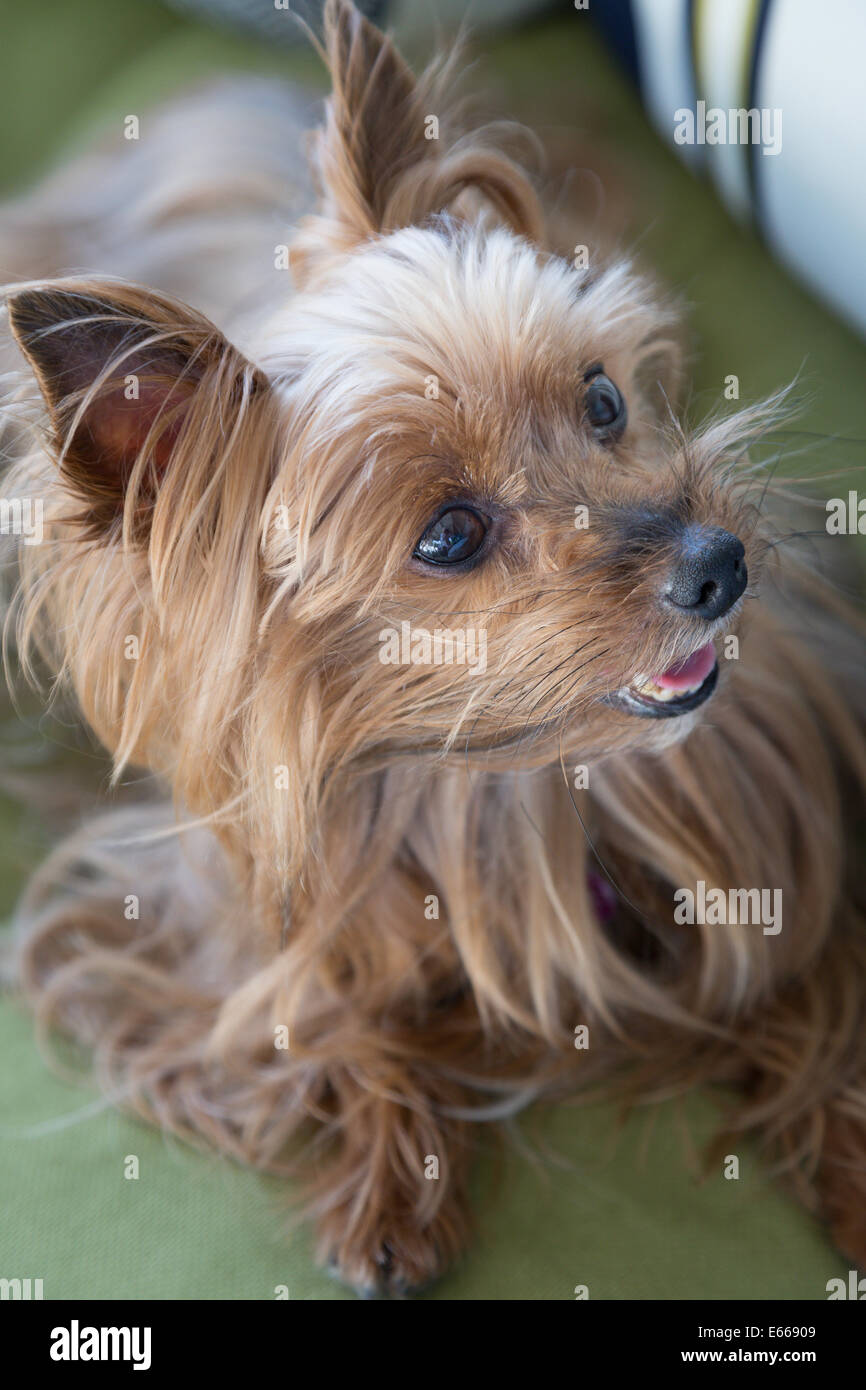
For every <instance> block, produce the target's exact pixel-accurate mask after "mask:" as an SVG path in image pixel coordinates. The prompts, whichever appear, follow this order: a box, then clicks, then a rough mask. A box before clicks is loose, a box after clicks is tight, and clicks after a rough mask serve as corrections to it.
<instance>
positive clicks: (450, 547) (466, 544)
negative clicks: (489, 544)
mask: <svg viewBox="0 0 866 1390" xmlns="http://www.w3.org/2000/svg"><path fill="white" fill-rule="evenodd" d="M486 534H487V527H486V526H485V524H484V522H483V521H482V519H481V517H480V516H479V515H478V513H477V512H473V511H470V510H469V508H468V507H451V508H450V509H449V510H448V511H447V512H443V513H442V515H441V516H440V517H439V518H438V520H436V521H434V522H433V524H432V526H428V527H427V530H426V531H425V532H424V534H423V536H422V537H421V539H420V540H419V542H418V544H417V545H416V547H415V554H416V555H417V557H418V559H419V560H426V561H427V563H428V564H431V565H457V564H459V563H460V561H461V560H468V559H469V558H470V556H472V555H474V554H475V553H476V551H478V550H480V548H481V545H482V544H483V541H484V537H485V536H486Z"/></svg>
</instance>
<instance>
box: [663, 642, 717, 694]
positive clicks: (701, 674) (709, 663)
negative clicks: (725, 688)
mask: <svg viewBox="0 0 866 1390" xmlns="http://www.w3.org/2000/svg"><path fill="white" fill-rule="evenodd" d="M715 661H716V649H715V647H714V646H713V644H712V642H708V643H707V645H706V646H705V647H701V648H699V650H698V651H696V652H692V654H691V656H687V657H686V659H685V661H678V662H677V663H676V665H675V666H669V667H668V669H667V670H666V671H662V673H661V675H660V676H653V680H654V681H655V683H656V685H660V686H661V687H662V689H663V690H687V689H688V688H689V686H692V685H700V684H701V682H702V681H705V680H706V678H707V676H708V675H709V674H710V672H711V671H712V669H713V666H714V665H715Z"/></svg>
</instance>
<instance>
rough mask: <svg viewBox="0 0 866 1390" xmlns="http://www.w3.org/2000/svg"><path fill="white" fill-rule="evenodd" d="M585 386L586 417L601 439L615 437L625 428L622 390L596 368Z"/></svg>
mask: <svg viewBox="0 0 866 1390" xmlns="http://www.w3.org/2000/svg"><path fill="white" fill-rule="evenodd" d="M587 375H588V376H589V384H588V386H587V388H586V396H585V407H586V418H587V419H588V420H589V423H590V424H591V425H592V428H593V429H594V430H595V432H596V434H598V435H599V436H600V438H602V439H615V438H617V437H618V436H619V435H621V434H622V432H623V430H624V429H625V422H626V409H625V401H624V400H623V398H622V392H621V391H620V389H619V387H618V386H614V384H613V382H612V381H611V379H610V377H609V376H605V374H604V372H603V371H601V370H600V369H598V368H596V369H595V370H594V371H593V373H592V375H591V376H590V374H589V373H588V374H587Z"/></svg>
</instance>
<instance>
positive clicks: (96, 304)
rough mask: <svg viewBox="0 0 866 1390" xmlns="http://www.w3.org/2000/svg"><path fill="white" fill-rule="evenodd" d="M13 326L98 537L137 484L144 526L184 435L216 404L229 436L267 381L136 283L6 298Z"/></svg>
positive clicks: (210, 331) (84, 518)
mask: <svg viewBox="0 0 866 1390" xmlns="http://www.w3.org/2000/svg"><path fill="white" fill-rule="evenodd" d="M9 321H10V325H11V328H12V332H13V333H14V335H15V338H16V340H17V342H18V344H19V346H20V347H21V349H22V351H23V352H24V354H25V356H26V357H27V358H28V360H29V362H30V364H31V366H32V367H33V370H34V372H35V373H36V377H37V380H38V382H39V386H40V388H41V390H42V394H43V396H44V398H45V401H46V404H47V406H48V411H49V416H50V425H51V432H50V441H49V442H50V447H51V450H52V452H53V453H54V455H55V456H56V458H57V460H58V463H59V466H60V469H61V472H62V474H63V476H64V477H65V479H66V480H67V482H68V483H69V485H70V488H71V490H72V491H73V493H74V494H75V495H76V496H77V497H79V498H80V499H81V501H82V503H83V504H84V510H83V512H82V513H81V514H80V515H79V517H78V518H77V519H78V520H79V521H81V522H82V523H83V524H84V525H85V526H86V528H87V530H88V532H89V533H90V534H92V535H96V534H98V533H100V532H103V531H105V530H107V529H109V528H110V527H111V526H112V525H113V524H114V523H115V522H116V521H117V519H118V517H120V516H121V515H122V514H123V511H124V506H125V503H126V500H127V494H128V491H129V489H130V486H133V485H134V487H135V500H134V506H133V511H134V512H135V514H136V517H137V519H138V522H139V523H140V522H141V521H142V519H146V517H147V515H148V513H149V512H150V511H151V510H152V508H153V505H154V502H155V499H156V494H157V492H158V489H159V487H160V485H161V483H162V481H163V479H164V478H165V476H166V473H167V471H168V470H169V468H170V466H171V464H172V460H173V458H174V456H175V453H176V450H177V448H178V444H179V441H180V439H181V437H182V435H183V434H184V432H185V430H187V427H189V429H188V432H193V431H195V429H196V422H195V421H193V420H192V419H191V418H190V417H191V416H192V415H193V414H198V415H199V416H201V415H202V414H203V413H205V414H207V413H212V410H213V405H212V402H218V403H219V408H220V411H221V414H222V421H221V423H222V424H223V426H224V428H227V427H228V423H229V420H230V416H231V412H232V407H233V405H234V404H239V403H240V401H241V400H242V399H244V398H246V397H248V396H249V395H250V394H251V392H252V391H254V390H256V389H259V388H260V387H261V386H262V385H263V384H264V381H263V379H262V380H259V379H258V373H257V372H256V371H255V369H254V368H252V367H250V365H249V364H248V363H247V362H246V361H245V360H244V358H243V357H242V356H241V354H240V353H238V352H237V351H236V350H235V349H234V348H232V347H231V346H230V345H229V344H228V343H227V342H226V340H225V339H224V338H223V336H222V334H221V333H220V332H219V330H218V329H216V328H215V327H214V326H213V324H211V323H209V322H208V320H206V319H204V318H202V317H200V316H199V315H198V314H196V313H194V311H193V310H191V309H188V308H187V307H186V306H185V305H181V304H179V303H177V302H176V301H174V300H170V299H166V298H163V297H162V296H160V295H157V294H154V293H152V292H151V291H149V290H144V289H139V288H138V287H136V286H131V285H122V284H117V285H114V284H104V285H95V284H93V283H89V282H88V283H83V282H82V283H76V282H72V281H57V282H54V283H49V284H45V285H40V286H37V287H35V288H30V287H28V288H24V289H22V290H19V291H18V292H17V293H15V294H14V295H13V296H12V297H11V298H10V300H9ZM206 395H207V397H208V398H209V401H206V400H205V396H206ZM209 402H210V403H209ZM200 423H201V422H200Z"/></svg>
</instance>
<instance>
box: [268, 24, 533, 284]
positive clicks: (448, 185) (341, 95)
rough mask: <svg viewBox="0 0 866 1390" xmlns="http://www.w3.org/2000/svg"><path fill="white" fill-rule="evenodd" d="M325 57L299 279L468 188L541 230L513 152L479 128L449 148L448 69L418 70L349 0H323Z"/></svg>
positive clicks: (296, 252) (296, 265)
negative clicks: (325, 90)
mask: <svg viewBox="0 0 866 1390" xmlns="http://www.w3.org/2000/svg"><path fill="white" fill-rule="evenodd" d="M323 56H324V58H325V61H326V63H327V65H328V68H329V70H330V74H331V83H332V90H331V95H330V97H329V98H328V102H327V106H326V117H325V124H324V128H323V129H321V130H318V131H316V132H315V134H314V136H313V142H312V163H313V172H314V175H315V178H316V181H317V183H318V185H319V192H320V200H321V201H320V207H319V213H318V215H317V216H315V217H312V218H308V219H307V221H306V223H305V224H302V230H301V231H300V233H299V235H298V237H297V238H296V241H295V243H294V245H293V248H292V270H293V272H294V274H295V278H296V280H297V281H298V283H299V284H304V283H306V282H308V281H309V280H310V278H312V277H313V276H314V275H315V274H316V273H318V272H319V271H320V270H321V269H323V268H327V266H328V265H329V264H332V263H333V262H334V261H335V260H338V259H341V258H342V257H343V256H345V255H346V254H347V253H349V252H350V251H351V250H353V249H354V248H355V247H356V246H357V245H359V244H360V243H361V242H364V241H366V240H368V239H369V238H371V237H375V236H378V235H379V234H381V233H383V232H389V231H393V230H395V229H396V228H398V227H406V226H410V225H413V224H417V223H421V222H424V221H425V220H426V219H427V218H429V217H431V216H433V215H434V214H436V213H439V212H445V211H447V210H449V209H450V208H451V207H452V205H453V204H454V203H455V202H456V201H457V200H458V199H459V198H460V197H461V195H462V194H464V193H466V192H474V193H476V194H478V195H480V197H481V198H482V200H484V201H485V202H486V203H487V204H488V205H489V206H491V207H492V208H493V209H494V211H495V212H496V213H497V214H498V215H499V216H500V217H501V219H502V220H503V221H504V222H506V223H507V224H508V225H509V226H511V227H512V228H513V229H514V230H515V231H516V232H518V233H519V234H520V235H523V236H527V237H529V238H530V239H531V240H535V241H540V240H541V239H542V237H543V219H542V215H541V209H540V205H539V202H538V199H537V197H536V195H535V192H534V190H533V188H532V185H531V184H530V182H529V179H528V178H527V177H526V175H525V173H524V172H523V171H522V170H521V169H520V168H519V167H518V166H517V165H516V164H515V163H514V162H513V161H512V160H511V159H509V158H508V157H507V156H506V155H505V154H503V153H502V152H501V151H499V150H497V149H496V148H494V147H493V146H492V145H490V144H489V143H485V142H484V140H483V139H481V138H479V137H472V136H469V137H463V138H462V139H459V140H458V141H457V142H456V143H455V144H454V145H453V146H451V147H450V148H449V147H448V145H447V140H446V139H441V138H439V136H438V127H436V126H434V124H433V122H434V120H435V121H436V122H438V121H439V114H441V108H442V106H443V104H445V103H446V87H445V83H444V75H445V73H444V72H440V73H439V74H438V76H434V75H432V74H428V75H427V76H425V77H424V78H422V79H420V80H418V79H416V78H415V77H414V75H413V74H412V72H411V71H410V69H409V67H408V65H407V64H406V63H405V62H404V60H403V58H402V57H401V56H400V54H399V53H398V52H397V50H396V48H395V47H394V45H393V43H392V42H391V40H390V39H389V38H388V37H387V36H386V35H384V34H382V33H381V32H380V31H379V30H378V29H377V28H376V27H375V26H374V25H373V24H371V23H370V22H369V20H367V19H365V18H364V17H363V15H361V14H360V13H359V12H358V10H357V9H356V8H355V6H354V5H353V4H352V3H351V2H350V0H326V4H325V11H324V51H323ZM446 71H447V70H446ZM448 104H449V105H450V104H451V103H450V100H448ZM437 112H439V114H437ZM434 134H436V138H431V137H432V136H433V135H434Z"/></svg>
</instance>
